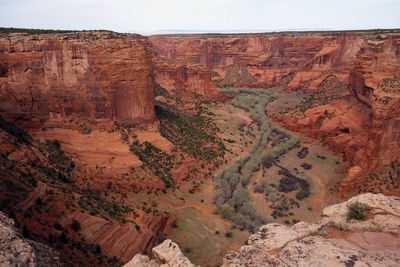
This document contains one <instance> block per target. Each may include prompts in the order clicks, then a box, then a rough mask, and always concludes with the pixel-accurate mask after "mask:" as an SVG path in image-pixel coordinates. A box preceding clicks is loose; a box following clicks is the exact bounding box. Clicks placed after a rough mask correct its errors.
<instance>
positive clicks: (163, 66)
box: [154, 58, 219, 99]
mask: <svg viewBox="0 0 400 267" xmlns="http://www.w3.org/2000/svg"><path fill="white" fill-rule="evenodd" d="M154 62H155V63H154V75H155V81H156V82H157V83H158V84H159V85H161V86H162V87H163V88H165V89H167V90H168V91H170V92H171V91H172V90H177V89H178V90H179V89H185V90H188V91H191V92H194V93H196V94H200V95H203V96H206V97H209V98H211V99H218V96H219V92H218V89H217V87H216V85H215V83H213V82H212V80H211V72H210V70H209V69H208V68H207V67H205V66H202V65H194V64H188V63H184V62H182V61H171V60H169V61H167V60H162V59H159V58H158V59H156V60H154Z"/></svg>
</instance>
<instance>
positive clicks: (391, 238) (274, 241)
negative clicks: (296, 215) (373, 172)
mask: <svg viewBox="0 0 400 267" xmlns="http://www.w3.org/2000/svg"><path fill="white" fill-rule="evenodd" d="M356 201H358V202H360V203H363V204H366V205H368V206H369V207H370V210H369V211H368V215H367V217H366V219H365V220H363V221H357V220H354V219H350V220H349V219H347V213H348V210H349V205H350V204H352V203H355V202H356ZM399 207H400V198H398V197H389V196H384V195H382V194H378V195H375V194H371V193H368V194H363V195H359V196H356V197H353V198H351V199H349V200H348V201H346V202H343V203H341V204H337V205H332V206H329V207H327V208H325V209H324V210H323V213H322V216H323V218H322V220H321V221H320V222H319V223H305V222H300V223H297V224H295V225H293V226H292V227H288V226H285V225H281V224H276V223H271V224H267V225H265V226H263V227H261V229H260V230H259V232H258V233H256V234H254V235H252V236H251V237H250V238H249V241H248V245H246V246H243V247H241V248H240V249H239V250H238V251H234V252H230V253H228V254H227V255H226V256H225V258H224V264H223V266H269V265H271V266H397V265H399V264H400V209H399Z"/></svg>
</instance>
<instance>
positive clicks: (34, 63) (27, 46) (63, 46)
mask: <svg viewBox="0 0 400 267" xmlns="http://www.w3.org/2000/svg"><path fill="white" fill-rule="evenodd" d="M151 59H152V51H151V46H150V45H149V44H148V42H147V40H146V39H145V38H144V37H141V36H138V35H132V34H129V35H119V34H115V33H108V32H79V33H67V34H38V35H36V34H35V35H29V34H20V33H18V34H17V33H15V34H7V35H5V34H2V35H0V112H1V113H3V114H5V115H6V114H7V113H12V114H9V115H10V116H17V115H21V114H24V113H27V114H30V116H32V113H33V114H35V115H40V117H44V118H55V117H62V118H65V117H71V116H72V117H79V118H86V119H112V120H126V121H129V122H143V121H145V122H152V121H154V120H155V113H154V96H153V88H154V78H153V71H152V63H151Z"/></svg>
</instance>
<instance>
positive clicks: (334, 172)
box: [127, 88, 346, 266]
mask: <svg viewBox="0 0 400 267" xmlns="http://www.w3.org/2000/svg"><path fill="white" fill-rule="evenodd" d="M253 90H260V89H253ZM262 90H266V91H268V92H270V93H271V94H272V96H273V97H274V100H273V101H271V102H270V103H268V104H267V105H266V107H265V110H266V113H267V114H274V113H276V112H280V110H279V109H277V107H278V108H279V107H281V104H278V105H277V103H279V102H281V103H286V105H285V106H286V108H290V107H291V106H293V108H294V107H295V106H296V104H299V103H300V102H301V100H302V97H303V96H296V95H295V94H294V93H286V92H285V91H284V90H283V89H282V88H270V89H262ZM289 103H290V104H289ZM207 108H208V111H209V112H211V114H213V115H212V117H213V120H214V122H215V123H216V125H217V126H218V127H219V129H220V130H221V131H220V132H219V133H218V137H219V138H221V139H223V140H228V142H225V143H226V146H227V151H228V152H227V153H226V156H225V158H224V164H223V165H222V166H221V167H220V168H219V169H224V168H226V167H227V166H230V165H231V164H233V163H234V162H235V161H236V160H238V159H239V158H241V157H243V156H246V155H248V154H249V153H251V149H252V144H253V143H254V142H255V141H256V139H257V137H258V136H259V134H260V130H259V129H258V127H257V124H256V123H255V121H254V120H253V119H252V118H251V114H250V113H249V112H247V111H245V110H243V109H241V108H238V107H235V106H233V105H232V104H231V101H230V100H228V101H223V102H219V103H212V104H210V105H209V106H208V107H207ZM272 124H273V125H276V123H272ZM295 135H298V136H299V143H298V145H297V146H296V147H294V148H293V149H291V150H289V151H288V152H286V153H285V154H284V155H282V156H280V157H279V160H278V161H279V162H276V163H275V164H274V165H273V166H271V167H270V168H266V169H265V170H263V168H262V169H260V170H258V171H255V172H254V173H253V174H252V175H251V179H250V182H249V183H248V186H247V188H248V191H249V192H250V195H251V201H252V202H253V203H254V204H255V206H256V207H257V208H258V209H259V210H261V211H262V212H263V213H264V214H266V215H268V216H269V217H270V220H271V222H279V223H285V224H287V225H292V224H294V223H296V222H297V221H308V222H313V221H318V220H319V218H320V214H321V211H322V209H323V208H324V207H326V206H328V205H330V204H332V203H336V202H337V201H338V199H337V197H336V195H337V194H336V193H337V184H338V182H339V181H340V180H341V179H343V178H344V176H345V174H344V168H345V166H346V164H345V163H344V162H343V160H342V159H341V158H340V157H338V156H337V155H335V154H334V153H332V152H331V151H329V150H328V149H327V148H325V147H324V146H323V145H322V144H321V143H320V142H319V141H318V140H312V139H310V138H308V137H306V136H303V135H300V134H296V133H295ZM267 150H268V149H267ZM301 151H303V152H304V151H306V152H305V153H303V155H301V154H302V152H301ZM304 163H307V164H308V165H309V166H310V167H309V168H308V169H305V168H304V167H302V164H304ZM303 166H304V165H303ZM281 168H285V169H287V170H288V171H289V172H290V173H293V174H294V175H295V176H296V177H298V178H300V179H304V180H305V181H307V183H308V184H309V186H310V195H309V196H308V197H305V198H304V199H302V200H296V192H295V191H291V192H280V190H279V189H278V188H279V184H280V179H282V175H280V174H278V172H279V170H280V169H281ZM213 174H214V173H213ZM261 179H264V180H267V181H268V184H269V185H268V187H269V191H270V192H269V194H270V195H269V196H267V195H266V194H265V193H262V192H255V191H256V190H254V186H255V185H256V184H257V183H260V180H261ZM193 183H194V182H193ZM193 183H187V184H185V185H184V186H182V187H180V188H179V189H176V190H174V191H172V192H171V193H168V194H167V195H159V196H155V195H153V194H151V195H149V194H147V193H137V194H131V195H130V196H128V198H127V203H128V204H130V205H132V206H134V205H138V204H139V205H140V204H141V203H146V204H150V203H151V204H152V205H153V207H155V208H156V209H158V210H159V211H162V212H166V213H168V214H170V215H172V216H173V218H175V221H173V222H172V223H170V224H169V225H167V227H166V229H165V230H164V232H163V236H162V238H164V237H165V238H168V239H171V240H173V241H174V242H176V243H177V244H178V245H179V246H180V248H181V249H182V251H183V252H184V253H185V255H186V256H187V257H188V258H189V259H190V260H191V261H192V262H193V263H194V264H199V265H201V266H207V265H209V266H217V265H219V264H221V263H222V258H223V255H225V254H226V253H227V252H228V251H230V250H236V249H238V248H239V247H240V246H242V245H243V244H244V243H245V242H246V241H247V239H248V237H249V236H250V235H251V233H250V232H249V230H248V229H243V228H241V227H239V226H236V224H235V223H234V222H232V221H230V220H228V219H224V218H222V217H221V214H218V211H217V208H216V205H215V202H214V194H215V192H214V185H213V181H212V179H205V180H203V181H201V182H200V183H199V184H198V185H197V186H195V190H193ZM271 214H274V215H275V216H274V217H275V218H274V217H272V216H271Z"/></svg>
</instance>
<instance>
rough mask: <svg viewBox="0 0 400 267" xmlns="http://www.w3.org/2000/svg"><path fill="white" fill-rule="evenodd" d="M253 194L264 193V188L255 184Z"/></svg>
mask: <svg viewBox="0 0 400 267" xmlns="http://www.w3.org/2000/svg"><path fill="white" fill-rule="evenodd" d="M253 192H254V193H264V186H263V185H261V184H255V185H254V186H253Z"/></svg>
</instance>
